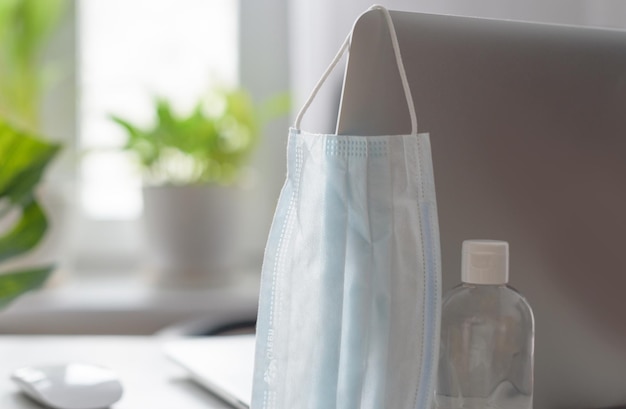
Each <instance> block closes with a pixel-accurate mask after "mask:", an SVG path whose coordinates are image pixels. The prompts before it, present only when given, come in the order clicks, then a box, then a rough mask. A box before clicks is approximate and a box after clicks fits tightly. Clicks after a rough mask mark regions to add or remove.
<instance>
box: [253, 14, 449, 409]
mask: <svg viewBox="0 0 626 409" xmlns="http://www.w3.org/2000/svg"><path fill="white" fill-rule="evenodd" d="M374 8H376V9H378V10H381V11H382V12H383V13H384V14H385V16H386V20H387V22H388V24H389V32H390V35H391V39H392V42H393V46H394V51H395V55H396V60H397V63H398V69H399V72H400V76H401V77H402V84H403V87H404V92H405V94H406V98H407V103H408V105H409V111H410V114H411V124H412V132H411V134H410V135H393V136H345V135H319V134H310V133H306V132H303V131H301V130H300V120H301V119H302V116H303V115H304V112H305V111H306V109H307V108H308V106H309V104H310V102H311V101H312V100H313V99H314V97H315V95H316V93H317V91H318V89H319V88H320V87H321V85H322V83H323V82H324V80H325V79H326V77H327V76H328V74H329V73H330V71H332V69H333V68H334V67H335V65H336V64H337V61H339V59H340V58H341V56H342V55H343V53H344V52H345V51H346V50H347V49H348V47H349V44H350V36H348V38H347V39H346V42H345V43H344V45H343V46H342V48H341V50H340V51H339V53H338V55H337V56H336V57H335V60H334V61H333V62H332V64H331V65H330V67H329V68H328V70H327V71H326V73H325V74H324V76H323V77H322V79H321V80H320V82H319V83H318V85H317V86H316V88H315V90H314V91H313V93H312V94H311V97H310V98H309V101H307V103H306V104H305V105H304V107H303V108H302V110H301V112H300V113H299V114H298V117H297V119H296V123H295V126H294V128H293V129H291V130H290V134H289V144H288V165H287V168H288V172H287V180H286V182H285V185H284V187H283V190H282V192H281V195H280V199H279V202H278V207H277V209H276V213H275V216H274V221H273V224H272V228H271V231H270V235H269V239H268V242H267V247H266V250H265V259H264V262H263V273H262V282H261V294H260V306H259V315H258V322H257V344H256V362H255V374H254V388H253V396H252V409H305V408H306V409H333V408H336V409H355V408H362V409H366V408H368V409H412V408H416V409H429V408H430V405H431V399H432V390H433V387H434V385H433V383H434V379H435V377H434V376H435V372H434V371H435V369H436V368H435V359H436V357H437V348H438V344H439V341H438V334H439V320H440V309H439V299H440V291H441V290H440V251H439V230H438V225H437V206H436V202H435V188H434V179H433V168H432V162H431V153H430V143H429V138H428V134H418V133H417V120H416V116H415V108H414V106H413V99H412V97H411V92H410V89H409V86H408V81H407V79H406V74H405V72H404V67H403V65H402V59H401V56H400V50H399V47H398V42H397V38H396V34H395V29H394V27H393V22H392V20H391V17H390V16H389V13H388V12H387V10H386V9H384V8H382V7H380V6H374Z"/></svg>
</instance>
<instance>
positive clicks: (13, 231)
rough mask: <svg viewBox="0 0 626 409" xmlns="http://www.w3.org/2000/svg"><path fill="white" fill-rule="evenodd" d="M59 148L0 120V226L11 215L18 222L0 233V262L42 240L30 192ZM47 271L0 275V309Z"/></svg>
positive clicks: (43, 224) (41, 221)
mask: <svg viewBox="0 0 626 409" xmlns="http://www.w3.org/2000/svg"><path fill="white" fill-rule="evenodd" d="M59 149H60V146H59V145H56V144H53V143H48V142H45V141H43V140H40V139H38V138H36V137H35V136H32V135H29V134H27V133H24V132H21V131H18V130H16V129H15V128H13V127H11V126H10V125H8V124H7V123H5V122H3V121H1V120H0V222H1V223H0V225H3V226H6V225H8V223H7V220H6V219H5V218H6V217H7V215H9V214H12V213H13V211H19V212H20V216H19V219H18V220H17V221H16V222H15V223H13V225H12V226H11V227H9V228H8V230H7V231H3V232H0V234H1V235H0V262H2V261H5V260H7V259H9V258H11V257H14V256H18V255H20V254H24V253H26V252H28V251H29V250H32V249H33V248H34V247H35V246H36V245H37V244H38V243H39V241H40V240H41V238H42V237H43V236H44V234H45V232H46V229H47V227H48V223H47V220H46V216H45V214H44V212H43V210H42V208H41V207H40V206H39V204H38V203H37V201H36V200H35V197H34V193H33V189H34V188H35V186H36V185H37V183H39V180H40V179H41V176H42V174H43V172H44V169H45V167H46V166H47V165H48V164H49V163H50V161H51V160H52V158H53V157H54V156H55V155H56V153H57V152H58V151H59ZM51 270H52V268H51V267H42V268H33V269H30V270H26V271H21V272H16V273H10V274H6V275H0V308H2V307H4V306H5V305H6V304H8V303H9V302H10V301H12V300H13V299H15V298H16V297H17V296H18V295H19V294H21V293H22V292H24V291H28V290H30V289H33V288H35V287H38V286H40V285H41V284H42V283H43V281H44V280H45V278H46V277H47V276H48V274H49V273H50V271H51Z"/></svg>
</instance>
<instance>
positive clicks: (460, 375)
mask: <svg viewBox="0 0 626 409" xmlns="http://www.w3.org/2000/svg"><path fill="white" fill-rule="evenodd" d="M462 264H463V265H462V281H463V283H462V284H460V285H459V286H457V287H455V288H453V289H452V290H450V291H449V292H448V293H447V294H446V295H445V297H444V301H443V308H442V322H441V345H440V354H439V371H438V380H437V387H436V392H435V407H436V408H437V409H531V408H532V397H533V349H534V319H533V313H532V310H531V308H530V306H529V305H528V303H527V302H526V300H525V298H524V297H523V296H522V295H521V294H520V293H518V292H517V291H516V290H514V289H513V288H511V287H509V286H508V285H507V282H508V243H507V242H503V241H487V240H467V241H465V242H464V243H463V263H462Z"/></svg>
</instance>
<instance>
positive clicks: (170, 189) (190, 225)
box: [143, 185, 240, 286]
mask: <svg viewBox="0 0 626 409" xmlns="http://www.w3.org/2000/svg"><path fill="white" fill-rule="evenodd" d="M239 196H240V194H239V189H238V188H236V187H223V186H213V185H203V186H146V187H144V189H143V198H144V224H145V233H146V250H147V257H148V263H149V265H150V266H151V267H152V268H151V270H152V271H154V272H155V273H156V279H157V280H158V282H159V283H160V284H163V285H168V286H172V285H173V286H196V285H210V286H217V285H224V284H228V283H230V282H231V281H232V280H233V276H234V269H235V265H236V261H237V255H238V248H237V245H238V238H237V233H238V232H239V225H238V221H239V219H240V217H239V216H240V215H239V200H240V199H239Z"/></svg>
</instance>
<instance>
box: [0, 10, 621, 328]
mask: <svg viewBox="0 0 626 409" xmlns="http://www.w3.org/2000/svg"><path fill="white" fill-rule="evenodd" d="M20 3H24V4H26V3H28V4H29V5H28V6H27V8H28V10H30V11H28V12H25V11H24V10H26V9H20V8H19V7H18V6H16V5H19V4H20ZM370 5H371V4H370V2H366V1H364V0H344V1H340V2H337V1H333V0H315V1H312V0H308V1H305V0H239V1H237V0H212V1H207V0H65V1H62V0H54V1H52V0H46V1H43V0H10V1H3V2H2V5H0V13H4V14H3V16H4V17H0V18H2V20H0V21H2V24H4V25H5V26H6V27H10V26H11V24H13V26H14V30H18V31H15V32H17V33H18V35H13V37H11V36H10V35H8V34H6V32H5V31H6V30H4V31H2V33H4V37H3V38H0V47H4V48H3V49H2V52H1V55H2V58H3V60H1V61H0V70H5V71H3V76H2V78H1V79H0V83H1V84H0V93H1V95H0V101H1V103H0V109H1V111H0V115H3V116H4V117H5V118H7V119H11V120H13V121H15V122H16V123H19V124H20V126H23V127H25V128H29V129H32V130H34V131H36V132H37V133H39V134H40V135H43V136H44V137H46V138H49V139H51V140H54V141H58V142H61V143H62V144H63V146H64V149H63V153H62V155H61V156H60V157H59V158H57V160H56V162H55V163H54V166H53V167H52V168H51V169H50V171H49V172H48V173H47V175H46V178H45V181H44V183H43V184H42V186H41V189H40V192H39V194H40V196H41V201H42V202H43V203H44V205H45V207H46V209H47V210H48V213H49V216H50V223H51V226H50V229H49V231H48V236H47V237H46V239H45V240H44V242H43V243H42V244H41V245H40V246H39V247H38V248H37V249H36V250H35V251H34V252H32V253H31V254H29V255H28V256H27V257H26V259H25V260H18V261H17V263H20V262H24V263H26V262H32V261H37V262H39V261H54V262H56V263H57V265H58V268H57V270H56V272H55V274H54V276H53V278H52V279H51V280H50V282H49V283H48V285H47V287H46V288H45V289H44V290H43V291H40V292H36V293H32V294H29V295H28V296H26V297H23V298H22V299H20V300H19V301H17V302H16V303H15V304H14V305H13V306H12V307H11V308H9V309H8V310H6V311H5V312H3V314H1V315H0V332H2V333H33V334H41V333H54V334H152V333H155V332H157V331H161V330H163V329H166V328H170V326H171V325H174V324H177V323H181V322H183V323H184V322H190V321H193V320H209V321H211V320H213V321H214V322H215V323H219V322H222V321H227V320H230V319H242V320H244V319H248V318H250V317H254V313H255V311H256V302H257V291H258V281H259V278H260V269H261V262H262V254H263V248H264V244H265V239H266V236H267V233H268V229H269V226H270V223H271V218H272V213H273V210H274V206H275V203H276V199H277V197H278V194H279V191H280V187H281V185H282V183H283V180H284V175H285V144H286V137H287V129H288V127H289V125H290V123H291V121H292V118H293V116H294V111H297V110H298V109H299V107H300V106H301V104H302V103H303V101H304V100H305V98H306V97H307V96H308V93H309V92H310V90H311V89H312V88H313V86H314V84H315V83H316V82H317V80H318V79H319V77H320V75H321V73H322V72H323V70H324V69H325V67H326V65H327V64H328V63H329V61H330V60H331V59H332V57H333V56H334V54H335V52H336V50H337V48H338V47H339V45H340V44H341V41H342V40H343V38H344V37H345V35H346V34H347V33H348V32H349V30H350V28H351V26H352V24H353V22H354V20H355V18H356V17H357V16H358V15H359V14H360V13H361V12H362V11H364V10H365V9H366V8H367V7H369V6H370ZM383 5H385V6H386V7H388V8H390V9H398V10H406V11H416V12H427V13H444V14H455V15H466V16H479V17H491V18H505V19H516V20H527V21H540V22H554V23H564V24H576V25H584V26H599V27H626V4H625V3H624V2H622V1H599V0H594V1H591V0H589V1H576V0H551V1H538V0H535V1H526V2H516V1H513V0H507V1H504V0H499V1H487V0H474V1H472V2H466V1H446V0H411V1H408V0H394V1H386V2H383ZM16 10H18V11H16ZM19 10H22V12H19ZM11 13H13V14H11ZM29 19H30V20H29ZM25 21H30V23H28V24H31V25H32V27H34V28H33V30H32V31H28V32H27V31H23V32H22V31H19V30H23V29H24V27H25V26H28V24H25V23H24V22H25ZM15 27H17V28H15ZM14 34H15V33H14ZM11 41H13V42H11ZM27 52H28V53H29V54H28V55H29V56H30V57H28V58H26V57H24V55H26V54H25V53H27ZM11 67H13V68H11ZM15 67H20V68H19V69H16V68H15ZM338 71H341V70H338ZM10 72H13V73H14V75H16V76H14V77H11V76H10V75H9V74H7V73H10ZM15 72H18V73H19V74H15ZM340 81H341V78H340V76H339V77H335V78H334V82H333V81H331V82H330V83H329V84H328V86H327V87H326V88H325V89H324V90H323V92H322V93H321V94H320V95H319V97H318V99H317V100H316V102H315V104H314V105H313V106H312V109H311V110H310V111H309V113H308V114H307V117H306V118H305V120H304V123H303V127H304V128H306V129H308V130H311V131H319V132H321V131H329V130H332V129H334V124H335V121H336V116H337V107H338V102H339V101H338V95H339V91H340V85H341V83H340ZM7 84H9V85H11V84H12V86H8V85H7ZM28 84H31V85H28ZM32 84H37V86H32ZM16 101H20V103H17V102H16ZM196 130H200V131H199V132H200V133H202V132H204V133H205V134H206V135H209V136H210V138H213V139H210V138H209V139H207V141H205V142H203V144H199V143H198V142H194V139H193V137H191V139H188V140H187V139H183V138H184V137H185V136H188V135H195V134H196V133H195V131H196ZM172 133H179V134H180V135H182V136H181V137H180V138H178V139H177V140H185V141H187V142H185V144H181V145H180V146H178V145H176V143H173V142H172V141H168V139H167V137H166V136H164V135H170V134H172ZM149 135H156V136H157V137H160V138H162V142H161V144H160V145H158V146H152V145H150V144H149V143H147V142H146V138H147V137H148V136H149ZM207 138H208V136H207ZM198 145H202V146H198ZM205 145H206V146H208V145H211V146H213V148H212V149H213V150H212V151H210V152H209V151H207V150H206V149H204V148H203V146H205ZM206 163H209V164H210V166H208V165H207V166H204V165H203V164H206ZM205 188H206V189H205ZM198 215H199V216H198ZM198 220H203V222H202V223H199V222H197V221H198ZM211 251H212V252H211ZM445 266H446V261H445V260H444V269H445Z"/></svg>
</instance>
